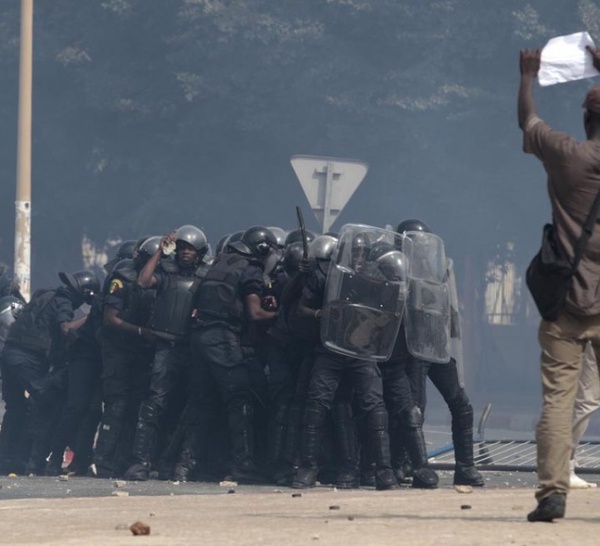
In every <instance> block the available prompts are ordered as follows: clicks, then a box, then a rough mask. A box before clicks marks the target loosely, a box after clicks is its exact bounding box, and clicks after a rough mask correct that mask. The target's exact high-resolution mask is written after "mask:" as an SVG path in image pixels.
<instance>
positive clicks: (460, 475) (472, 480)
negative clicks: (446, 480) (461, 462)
mask: <svg viewBox="0 0 600 546" xmlns="http://www.w3.org/2000/svg"><path fill="white" fill-rule="evenodd" d="M454 485H470V486H472V487H483V486H484V485H485V482H484V481H483V476H482V475H481V474H480V473H479V471H478V470H477V469H476V468H475V466H457V467H456V469H455V470H454Z"/></svg>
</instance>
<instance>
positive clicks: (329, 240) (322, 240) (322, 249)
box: [308, 235, 338, 261]
mask: <svg viewBox="0 0 600 546" xmlns="http://www.w3.org/2000/svg"><path fill="white" fill-rule="evenodd" d="M337 244H338V240H337V239H336V238H335V237H332V236H331V235H319V236H318V237H315V238H314V240H313V241H312V242H311V243H310V245H309V247H308V258H309V259H310V260H322V261H324V260H330V259H331V255H332V254H333V251H334V250H335V248H336V246H337Z"/></svg>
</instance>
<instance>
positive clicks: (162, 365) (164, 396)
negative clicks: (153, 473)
mask: <svg viewBox="0 0 600 546" xmlns="http://www.w3.org/2000/svg"><path fill="white" fill-rule="evenodd" d="M205 273H206V265H204V264H202V265H201V266H200V267H198V268H196V267H188V268H181V267H180V266H179V265H178V264H177V262H176V261H171V260H163V261H162V263H161V268H160V270H158V271H156V272H155V273H154V276H155V278H156V280H157V284H156V297H155V299H154V302H153V307H152V317H151V319H150V324H149V326H150V329H151V330H152V333H153V334H154V335H155V336H156V337H157V339H158V340H157V342H156V347H155V352H154V359H153V361H152V365H151V371H150V389H149V396H148V398H147V399H146V400H144V401H143V402H142V404H141V405H140V412H139V417H138V422H137V427H136V432H135V438H134V443H133V460H134V463H133V465H132V466H130V467H129V469H128V470H127V472H126V473H125V477H126V478H127V479H138V480H144V479H148V477H149V469H150V463H151V460H152V458H153V455H154V451H155V449H156V439H157V433H158V431H159V424H160V420H162V419H163V418H164V415H165V413H166V410H167V408H168V407H169V405H170V404H171V402H172V398H173V396H174V393H175V391H176V389H177V387H178V386H179V384H180V383H181V384H184V385H185V384H186V381H187V374H188V365H189V361H190V347H189V334H190V325H191V313H192V309H193V295H194V293H195V291H196V290H197V287H198V285H199V284H200V281H201V279H202V278H203V276H204V275H205ZM181 407H183V406H181Z"/></svg>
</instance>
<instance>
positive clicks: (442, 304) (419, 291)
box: [404, 231, 451, 363]
mask: <svg viewBox="0 0 600 546" xmlns="http://www.w3.org/2000/svg"><path fill="white" fill-rule="evenodd" d="M406 236H407V237H408V238H409V239H410V240H411V241H412V253H411V256H410V262H409V265H410V267H409V289H408V298H407V301H406V312H405V319H404V321H405V331H406V344H407V347H408V350H409V352H410V354H412V355H413V356H414V357H416V358H420V359H422V360H426V361H428V362H436V363H447V362H449V361H450V317H451V312H450V293H449V288H448V269H447V262H446V255H445V252H444V241H443V240H442V239H440V237H438V236H437V235H434V234H433V233H425V232H422V231H414V232H413V231H409V232H406Z"/></svg>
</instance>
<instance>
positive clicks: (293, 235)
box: [284, 229, 315, 246]
mask: <svg viewBox="0 0 600 546" xmlns="http://www.w3.org/2000/svg"><path fill="white" fill-rule="evenodd" d="M305 233H306V241H307V242H308V243H310V242H311V241H313V240H314V239H315V234H314V233H313V232H312V231H308V230H306V231H305ZM298 242H300V243H301V242H302V230H301V229H294V230H292V231H290V232H289V233H288V234H287V237H286V238H285V243H284V244H285V246H288V245H291V244H292V243H298Z"/></svg>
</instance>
